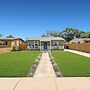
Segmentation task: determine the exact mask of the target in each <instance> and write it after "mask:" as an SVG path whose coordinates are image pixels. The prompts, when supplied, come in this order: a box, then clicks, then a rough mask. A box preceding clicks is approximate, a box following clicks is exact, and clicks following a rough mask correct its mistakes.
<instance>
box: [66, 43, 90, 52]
mask: <svg viewBox="0 0 90 90" xmlns="http://www.w3.org/2000/svg"><path fill="white" fill-rule="evenodd" d="M65 46H68V48H69V49H73V50H78V51H82V52H88V53H90V43H77V44H67V45H65Z"/></svg>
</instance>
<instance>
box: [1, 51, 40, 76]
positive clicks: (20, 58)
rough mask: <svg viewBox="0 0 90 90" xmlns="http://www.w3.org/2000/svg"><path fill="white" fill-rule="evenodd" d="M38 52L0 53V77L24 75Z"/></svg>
mask: <svg viewBox="0 0 90 90" xmlns="http://www.w3.org/2000/svg"><path fill="white" fill-rule="evenodd" d="M38 55H39V52H10V53H5V54H0V77H12V76H13V77H21V76H22V77H24V76H27V74H28V71H29V69H30V67H31V65H32V63H33V62H34V61H35V59H36V58H37V56H38Z"/></svg>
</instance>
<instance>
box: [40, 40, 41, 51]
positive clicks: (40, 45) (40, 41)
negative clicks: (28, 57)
mask: <svg viewBox="0 0 90 90" xmlns="http://www.w3.org/2000/svg"><path fill="white" fill-rule="evenodd" d="M40 51H41V41H40Z"/></svg>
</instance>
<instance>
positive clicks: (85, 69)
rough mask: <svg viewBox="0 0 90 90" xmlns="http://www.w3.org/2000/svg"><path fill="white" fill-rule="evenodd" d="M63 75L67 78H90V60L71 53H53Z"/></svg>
mask: <svg viewBox="0 0 90 90" xmlns="http://www.w3.org/2000/svg"><path fill="white" fill-rule="evenodd" d="M52 55H53V57H54V59H55V61H56V62H57V64H58V66H59V67H60V70H61V71H62V73H63V75H64V76H66V77H70V76H72V77H88V76H89V77H90V58H87V57H84V56H81V55H78V54H74V53H71V52H65V51H61V52H59V51H57V52H52Z"/></svg>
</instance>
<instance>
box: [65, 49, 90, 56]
mask: <svg viewBox="0 0 90 90" xmlns="http://www.w3.org/2000/svg"><path fill="white" fill-rule="evenodd" d="M65 51H68V52H72V53H76V54H79V55H82V56H85V57H90V53H85V52H80V51H76V50H70V49H65Z"/></svg>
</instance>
